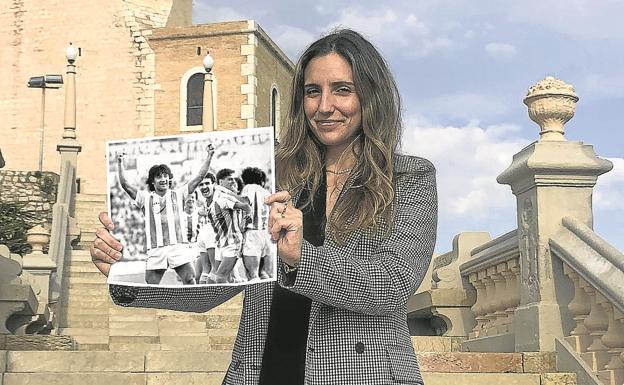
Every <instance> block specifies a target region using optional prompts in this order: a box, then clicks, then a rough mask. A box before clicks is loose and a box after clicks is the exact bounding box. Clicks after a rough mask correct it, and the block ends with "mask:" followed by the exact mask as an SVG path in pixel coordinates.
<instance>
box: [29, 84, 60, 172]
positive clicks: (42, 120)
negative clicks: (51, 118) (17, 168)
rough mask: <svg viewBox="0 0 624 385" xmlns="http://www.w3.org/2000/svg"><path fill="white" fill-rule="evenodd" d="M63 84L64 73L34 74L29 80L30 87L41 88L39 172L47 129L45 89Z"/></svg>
mask: <svg viewBox="0 0 624 385" xmlns="http://www.w3.org/2000/svg"><path fill="white" fill-rule="evenodd" d="M61 85H63V75H45V76H33V77H31V78H30V79H29V80H28V88H41V132H40V134H39V172H41V171H42V170H43V132H44V129H45V90H46V89H47V88H52V89H58V88H61Z"/></svg>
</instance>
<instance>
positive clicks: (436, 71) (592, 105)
mask: <svg viewBox="0 0 624 385" xmlns="http://www.w3.org/2000/svg"><path fill="white" fill-rule="evenodd" d="M475 4H478V6H475ZM623 14H624V2H622V1H618V0H524V1H507V0H505V1H489V2H477V3H475V2H473V1H469V0H448V1H443V0H436V1H424V0H418V1H412V0H387V1H384V2H380V1H371V0H364V1H335V0H334V1H330V0H316V1H314V2H305V1H288V0H284V1H278V0H270V1H266V0H265V1H249V0H247V1H244V0H227V1H224V0H210V1H208V0H195V1H194V22H195V23H197V24H200V23H210V22H216V21H228V20H242V19H253V20H256V21H257V22H258V23H259V24H260V26H261V27H262V28H263V29H264V30H265V31H266V32H267V33H268V34H269V36H271V37H272V38H273V40H275V41H276V42H277V44H278V45H279V46H280V47H282V49H283V50H284V51H285V52H286V53H287V54H288V55H289V56H290V57H291V59H293V61H296V59H297V57H298V55H299V54H300V53H301V52H302V50H303V49H304V48H305V47H306V45H307V44H309V43H310V42H312V41H313V40H315V39H316V38H318V37H319V36H320V35H321V34H322V33H323V32H325V31H328V30H330V29H331V28H334V27H336V26H345V27H350V28H353V29H356V30H358V31H360V32H362V33H363V34H364V35H365V36H367V37H368V38H369V39H370V40H371V41H373V42H374V43H375V44H376V45H377V47H378V48H379V49H380V50H381V51H382V53H383V54H384V56H385V57H386V59H387V60H388V62H389V63H390V66H391V67H392V70H393V71H394V74H395V76H396V79H397V81H398V84H399V88H400V90H401V94H402V97H403V101H404V106H405V107H404V109H405V115H404V117H405V134H404V142H403V149H404V152H406V153H410V154H416V155H420V156H423V157H426V158H428V159H430V160H431V161H433V163H434V164H435V166H436V168H437V170H438V174H437V175H438V190H439V195H440V198H439V199H440V220H439V231H438V243H437V246H436V250H437V251H439V252H444V251H448V250H450V248H451V247H452V239H453V236H454V235H455V234H457V233H459V232H463V231H487V232H489V233H490V235H492V236H493V237H496V236H498V235H501V234H503V233H505V232H507V231H510V230H512V229H513V228H515V227H517V226H516V215H515V197H514V196H513V195H512V193H511V190H510V188H509V186H502V185H499V184H497V183H496V176H497V175H498V174H499V173H500V172H502V171H503V170H504V169H505V168H506V167H507V166H508V165H509V163H510V162H511V158H512V156H513V154H515V153H516V152H518V151H519V150H521V149H522V148H523V147H524V146H526V145H527V144H529V143H531V142H533V141H535V140H536V139H537V138H538V136H539V135H538V131H539V128H538V127H537V125H535V124H534V123H533V122H532V121H530V120H529V118H528V116H527V112H526V106H525V105H524V104H523V103H522V98H523V97H524V96H525V95H526V92H527V89H528V88H529V87H530V86H531V85H533V84H535V83H536V82H537V81H539V80H541V79H543V78H544V77H545V76H548V75H552V76H555V77H558V78H560V79H562V80H564V81H566V82H567V83H570V84H572V85H574V87H575V89H576V92H577V94H578V96H579V97H580V101H579V103H578V105H577V113H576V116H575V117H574V118H573V119H572V120H571V121H570V122H569V123H568V124H567V125H566V137H567V138H568V140H575V141H583V142H585V143H587V144H592V145H594V148H595V151H596V153H597V154H598V155H599V156H601V157H604V158H607V159H609V160H610V161H612V162H613V164H614V169H613V171H611V172H610V173H608V174H605V175H603V176H602V177H600V178H599V181H598V185H597V187H596V189H595V194H594V213H595V218H594V229H595V230H596V232H597V233H598V234H599V235H601V236H602V237H603V238H604V239H606V240H608V241H609V242H610V243H611V244H613V245H614V246H616V247H617V248H618V249H620V250H624V127H623V125H622V124H621V121H622V113H618V111H624V109H623V108H622V107H623V106H624V71H623V70H622V69H623V68H624V23H622V22H621V15H623Z"/></svg>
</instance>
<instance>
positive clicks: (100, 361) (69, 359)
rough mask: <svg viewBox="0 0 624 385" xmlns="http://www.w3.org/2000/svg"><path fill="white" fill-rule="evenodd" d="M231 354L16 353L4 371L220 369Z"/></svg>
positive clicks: (14, 352) (222, 369)
mask: <svg viewBox="0 0 624 385" xmlns="http://www.w3.org/2000/svg"><path fill="white" fill-rule="evenodd" d="M231 357H232V353H231V352H230V351H212V352H164V351H158V352H145V353H143V354H137V353H135V352H132V353H127V352H114V351H108V352H81V351H56V352H54V351H52V352H17V351H10V352H8V353H7V356H6V372H7V373H42V372H48V373H77V372H143V371H145V372H168V371H173V372H219V371H221V372H223V371H225V370H226V369H227V367H228V365H229V363H230V360H231Z"/></svg>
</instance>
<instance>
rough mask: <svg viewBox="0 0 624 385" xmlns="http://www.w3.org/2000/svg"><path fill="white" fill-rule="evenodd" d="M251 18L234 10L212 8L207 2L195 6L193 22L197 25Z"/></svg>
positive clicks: (197, 3)
mask: <svg viewBox="0 0 624 385" xmlns="http://www.w3.org/2000/svg"><path fill="white" fill-rule="evenodd" d="M249 18H250V17H249V16H245V15H244V14H242V13H240V12H239V11H238V10H237V9H234V8H228V7H212V6H211V5H209V4H207V3H205V2H196V3H195V4H193V22H194V23H195V24H207V23H216V22H220V21H236V20H246V19H249Z"/></svg>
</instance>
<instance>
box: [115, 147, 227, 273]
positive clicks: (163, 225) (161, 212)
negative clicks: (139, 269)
mask: <svg viewBox="0 0 624 385" xmlns="http://www.w3.org/2000/svg"><path fill="white" fill-rule="evenodd" d="M206 152H207V155H206V158H205V159H204V161H203V162H202V165H201V167H200V168H199V170H198V172H197V173H196V174H195V175H194V176H193V177H192V178H191V179H190V180H189V181H188V183H185V184H182V185H181V186H179V187H176V188H171V186H172V180H173V174H172V173H171V169H170V168H169V166H167V165H165V164H160V165H154V166H152V167H151V168H150V170H149V173H148V177H147V187H148V190H149V191H146V190H139V189H137V188H136V187H135V186H132V185H131V184H129V183H128V181H127V180H126V177H125V173H124V169H123V157H124V155H123V154H118V155H117V166H118V167H117V170H118V176H119V183H120V184H121V187H122V188H123V189H124V191H125V192H126V193H127V194H128V196H130V198H132V200H133V201H134V204H135V205H136V206H137V207H138V208H140V209H141V210H142V212H143V215H144V218H145V240H146V246H147V256H148V259H147V261H146V267H145V282H147V283H148V284H159V283H160V281H161V279H162V277H163V275H164V274H165V272H166V271H167V269H168V268H172V269H174V270H175V271H176V273H177V274H178V276H179V277H180V279H181V280H182V283H184V284H185V285H192V284H194V283H195V270H194V269H193V265H192V262H193V260H194V258H195V255H194V252H193V250H192V249H191V248H190V247H189V244H188V239H187V232H188V230H187V226H188V225H190V224H187V221H186V217H185V215H183V213H184V202H185V201H186V199H187V198H188V195H189V194H190V193H192V192H193V191H194V190H195V189H196V188H197V186H198V185H199V183H200V182H201V180H202V179H203V177H204V175H206V173H208V169H209V167H210V161H211V160H212V156H213V155H214V152H215V149H214V147H213V145H212V144H208V146H207V147H206Z"/></svg>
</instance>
